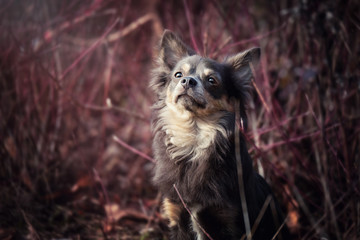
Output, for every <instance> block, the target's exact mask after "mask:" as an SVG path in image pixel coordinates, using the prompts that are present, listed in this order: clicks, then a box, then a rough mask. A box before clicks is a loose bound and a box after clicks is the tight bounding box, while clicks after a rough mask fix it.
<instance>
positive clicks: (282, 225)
mask: <svg viewBox="0 0 360 240" xmlns="http://www.w3.org/2000/svg"><path fill="white" fill-rule="evenodd" d="M288 217H289V215H287V216H286V218H285V219H284V221H283V222H282V224H281V225H280V227H279V229H278V230H277V231H276V233H275V234H274V236H273V238H272V239H271V240H274V239H275V238H276V237H277V236H278V235H279V233H280V231H281V229H283V227H284V226H285V223H286V220H287V219H288ZM284 240H286V239H284Z"/></svg>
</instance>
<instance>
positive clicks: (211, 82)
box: [207, 77, 217, 85]
mask: <svg viewBox="0 0 360 240" xmlns="http://www.w3.org/2000/svg"><path fill="white" fill-rule="evenodd" d="M207 81H208V82H209V83H210V84H211V85H216V84H217V82H216V80H215V78H213V77H209V78H208V79H207Z"/></svg>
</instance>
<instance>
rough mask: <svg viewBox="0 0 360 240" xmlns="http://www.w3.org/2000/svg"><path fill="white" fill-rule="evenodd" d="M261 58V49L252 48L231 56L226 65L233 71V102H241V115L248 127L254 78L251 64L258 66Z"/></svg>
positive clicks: (230, 93) (230, 90)
mask: <svg viewBox="0 0 360 240" xmlns="http://www.w3.org/2000/svg"><path fill="white" fill-rule="evenodd" d="M259 58H260V48H251V49H248V50H245V51H243V52H240V53H238V54H236V55H233V56H230V57H228V58H227V59H226V60H225V64H227V65H228V66H230V68H231V69H232V78H231V83H230V84H229V85H230V89H229V96H230V97H232V98H233V100H236V101H240V115H241V117H242V119H243V122H244V127H245V128H246V126H247V117H246V111H245V110H246V105H247V101H248V99H249V98H250V93H251V78H252V77H253V74H252V70H251V67H250V63H252V64H256V63H257V62H258V61H259Z"/></svg>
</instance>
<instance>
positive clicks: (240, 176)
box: [234, 101, 252, 240]
mask: <svg viewBox="0 0 360 240" xmlns="http://www.w3.org/2000/svg"><path fill="white" fill-rule="evenodd" d="M235 123H240V128H242V122H241V116H240V102H239V101H236V102H235ZM234 136H235V157H236V166H237V172H238V182H239V191H240V199H241V207H242V211H243V218H244V224H245V230H246V236H247V239H248V240H250V239H251V236H252V235H251V228H250V219H249V212H248V208H247V204H246V196H245V187H244V179H243V169H242V162H241V148H240V147H241V145H240V129H239V126H238V124H235V134H234Z"/></svg>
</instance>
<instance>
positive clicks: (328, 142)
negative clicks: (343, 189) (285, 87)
mask: <svg viewBox="0 0 360 240" xmlns="http://www.w3.org/2000/svg"><path fill="white" fill-rule="evenodd" d="M305 97H306V100H307V102H308V106H309V109H310V112H311V114H312V116H313V117H314V120H315V122H316V125H317V126H318V128H319V129H320V130H321V132H322V134H323V137H324V140H325V142H326V144H327V145H328V146H329V148H330V150H331V153H332V154H333V155H334V157H335V159H336V161H337V162H338V163H339V164H340V166H341V167H342V168H343V170H344V172H345V173H346V175H347V179H349V178H350V177H349V176H350V174H349V172H348V170H347V169H346V168H345V166H344V165H343V163H342V162H341V161H340V159H339V158H338V154H337V153H336V151H335V149H334V147H333V146H332V145H331V144H330V141H329V139H328V138H327V137H326V136H325V130H324V128H323V127H322V126H321V124H320V122H319V120H318V119H317V117H316V115H315V112H314V110H313V108H312V106H311V104H310V101H309V97H308V95H307V94H305Z"/></svg>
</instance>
